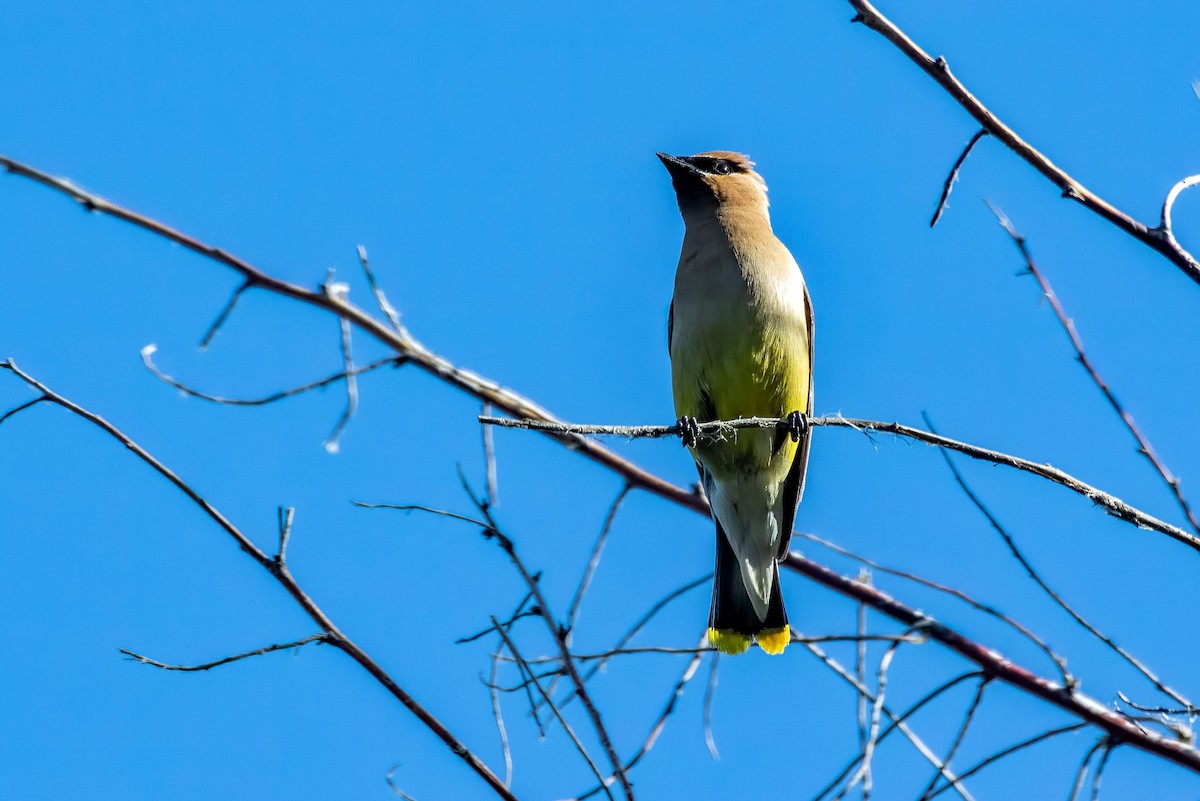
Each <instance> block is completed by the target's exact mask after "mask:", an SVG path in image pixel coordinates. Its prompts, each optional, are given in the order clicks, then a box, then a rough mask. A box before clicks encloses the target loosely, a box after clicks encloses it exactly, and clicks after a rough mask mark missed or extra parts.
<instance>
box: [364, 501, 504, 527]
mask: <svg viewBox="0 0 1200 801" xmlns="http://www.w3.org/2000/svg"><path fill="white" fill-rule="evenodd" d="M351 503H352V504H354V505H355V506H357V507H359V508H360V509H392V510H395V511H399V512H428V513H429V514H431V515H437V516H438V517H448V518H450V519H451V520H461V521H462V522H464V523H470V524H471V525H473V526H479V527H480V528H484V529H486V528H487V527H488V524H487V523H485V522H483V521H482V520H478V519H476V518H474V517H467V516H466V515H460V514H457V513H455V512H447V511H446V510H445V509H434V508H433V507H432V506H421V505H420V504H416V503H405V504H398V503H365V502H364V501H351Z"/></svg>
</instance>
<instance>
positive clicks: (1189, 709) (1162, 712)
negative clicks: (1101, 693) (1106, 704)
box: [1117, 692, 1200, 715]
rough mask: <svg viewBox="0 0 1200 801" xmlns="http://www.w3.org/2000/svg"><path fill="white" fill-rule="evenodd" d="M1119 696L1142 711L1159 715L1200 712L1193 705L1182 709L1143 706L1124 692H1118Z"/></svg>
mask: <svg viewBox="0 0 1200 801" xmlns="http://www.w3.org/2000/svg"><path fill="white" fill-rule="evenodd" d="M1117 697H1118V698H1120V699H1121V701H1122V702H1124V703H1126V704H1128V705H1129V706H1131V707H1133V708H1134V709H1137V710H1139V711H1141V712H1152V713H1155V714H1159V715H1195V714H1197V713H1200V709H1197V708H1196V707H1194V706H1191V705H1188V706H1185V707H1183V708H1182V709H1169V708H1167V707H1164V706H1142V705H1141V704H1135V703H1134V702H1133V701H1130V700H1129V697H1128V696H1126V695H1125V693H1123V692H1118V693H1117Z"/></svg>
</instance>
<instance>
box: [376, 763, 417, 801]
mask: <svg viewBox="0 0 1200 801" xmlns="http://www.w3.org/2000/svg"><path fill="white" fill-rule="evenodd" d="M399 769H400V765H398V764H397V765H392V766H391V767H390V768H389V769H388V772H387V774H385V775H384V777H383V778H384V780H385V781H387V786H388V789H389V790H391V791H392V792H393V793H395V794H396V795H398V796H400V797H401V798H402V799H404V801H417V799H415V798H413V797H412V796H411V795H409V794H408V793H406V792H404V791H403V790H401V789H400V788H399V787H397V786H396V780H395V774H396V771H397V770H399Z"/></svg>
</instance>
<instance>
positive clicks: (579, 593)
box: [483, 426, 633, 632]
mask: <svg viewBox="0 0 1200 801" xmlns="http://www.w3.org/2000/svg"><path fill="white" fill-rule="evenodd" d="M483 428H485V429H488V428H491V426H483ZM632 490H633V486H632V485H630V484H626V485H625V486H623V487H622V488H621V491H620V492H618V493H617V497H616V498H614V499H613V502H612V504H611V505H610V506H609V507H608V514H606V515H605V516H604V525H602V526H601V527H600V534H599V535H598V536H597V537H596V542H595V543H594V544H593V545H592V553H591V556H589V557H588V563H587V567H586V568H584V571H583V576H582V577H580V579H579V586H577V587H576V588H575V595H574V596H573V597H572V598H571V605H570V607H569V608H568V609H567V631H568V632H572V631H574V630H575V621H576V620H578V619H579V607H580V605H581V604H582V603H583V596H584V595H586V594H587V591H588V588H589V587H590V586H591V585H592V578H593V577H594V576H595V575H596V568H598V567H600V557H601V556H602V555H603V554H604V546H605V544H606V543H607V542H608V535H609V533H610V532H611V531H612V525H613V520H615V519H616V517H617V512H618V511H619V510H620V508H621V504H622V503H624V502H625V498H626V497H628V495H629V493H630V491H632Z"/></svg>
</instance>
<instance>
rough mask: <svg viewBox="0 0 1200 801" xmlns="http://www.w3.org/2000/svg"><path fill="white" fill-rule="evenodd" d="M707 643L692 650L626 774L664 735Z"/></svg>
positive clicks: (579, 799)
mask: <svg viewBox="0 0 1200 801" xmlns="http://www.w3.org/2000/svg"><path fill="white" fill-rule="evenodd" d="M706 641H707V635H705V636H702V637H701V638H700V645H699V646H697V647H696V648H694V649H692V651H693V653H694V654H695V655H694V656H693V657H692V658H691V659H690V660H688V664H687V667H685V668H684V669H683V675H682V676H680V677H679V681H677V682H675V687H674V689H673V690H672V691H671V695H670V696H669V697H668V698H667V704H666V706H665V707H663V710H662V712H660V713H659V715H658V719H657V720H655V721H654V725H653V726H651V727H650V733H649V734H648V735H646V739H645V741H643V742H642V745H641V747H640V748H638V750H637V753H636V754H634V755H633V756H632V757H631V758H630V760H629V761H628V762H626V763H625V766H624V768H623V771H624V772H625V773H628V772H629V771H630V770H632V769H633V768H634V766H636V765H637V763H638V762H640V761H641V759H642V757H644V756H645V755H646V754H648V753H649V752H650V749H651V748H653V747H654V744H655V743H656V742H657V741H658V737H659V735H661V734H662V731H663V729H664V728H665V727H666V725H667V718H669V717H670V716H671V713H672V712H674V711H675V706H676V704H678V703H679V699H680V698H681V697H683V690H684V688H685V687H686V686H687V684H688V682H690V681H691V680H692V677H693V676H695V675H696V668H698V667H700V660H701V658H702V657H703V656H704V653H705V651H706V650H707V649H706V648H704V647H703V646H704V643H705V642H706ZM617 778H618V777H617V774H615V773H614V774H613V775H612V776H609V777H608V779H607V780H604V782H603V786H608V785H611V784H612V783H613V782H614V781H616V780H617ZM601 789H602V787H601V786H596V787H593V788H592V789H591V790H588V791H587V792H586V793H581V794H580V795H578V796H576V797H575V798H573V799H571V801H585V799H587V798H591V797H592V796H593V795H595V794H596V793H598V792H600V790H601Z"/></svg>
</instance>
